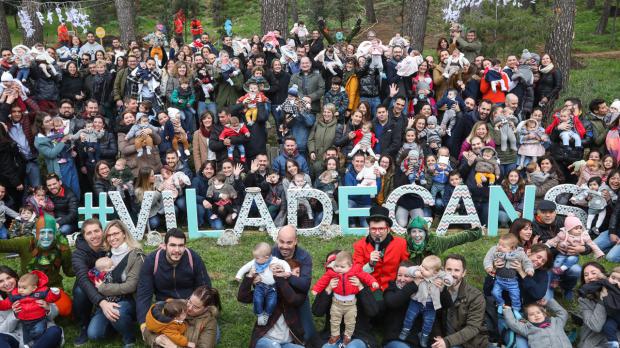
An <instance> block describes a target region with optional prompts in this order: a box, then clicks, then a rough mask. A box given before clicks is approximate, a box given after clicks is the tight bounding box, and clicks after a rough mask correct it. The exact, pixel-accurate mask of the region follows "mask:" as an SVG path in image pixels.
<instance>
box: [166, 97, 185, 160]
mask: <svg viewBox="0 0 620 348" xmlns="http://www.w3.org/2000/svg"><path fill="white" fill-rule="evenodd" d="M181 114H182V112H181V111H180V110H179V109H175V108H168V116H167V117H166V116H165V114H160V118H159V123H160V124H161V125H162V126H163V127H164V139H166V140H167V141H170V142H171V144H172V149H173V150H175V151H176V152H177V154H178V155H179V157H181V150H180V149H179V143H181V145H183V153H185V155H186V156H189V154H190V152H189V142H188V141H187V132H186V131H185V130H184V129H183V127H182V126H181ZM162 122H163V124H162Z"/></svg>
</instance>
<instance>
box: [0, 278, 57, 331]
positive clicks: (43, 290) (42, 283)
mask: <svg viewBox="0 0 620 348" xmlns="http://www.w3.org/2000/svg"><path fill="white" fill-rule="evenodd" d="M31 273H33V274H35V275H37V276H38V277H39V284H37V288H36V289H35V291H34V292H33V293H32V294H30V295H28V296H22V295H20V294H19V293H18V292H17V287H15V289H13V291H11V293H10V294H9V296H8V297H7V298H5V299H4V300H2V301H0V310H1V311H6V310H9V309H11V307H12V306H13V303H15V302H17V301H19V304H20V305H21V308H22V310H21V311H20V312H19V313H15V316H16V317H17V319H19V320H37V319H41V318H43V317H45V316H46V315H47V313H46V311H45V309H43V308H41V306H39V305H38V304H37V300H45V302H48V303H52V302H56V301H58V299H60V291H58V289H56V291H57V293H56V294H54V293H53V292H52V291H51V290H50V288H48V287H47V276H46V275H45V273H43V272H41V271H32V272H31Z"/></svg>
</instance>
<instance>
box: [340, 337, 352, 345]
mask: <svg viewBox="0 0 620 348" xmlns="http://www.w3.org/2000/svg"><path fill="white" fill-rule="evenodd" d="M349 343H351V337H349V336H347V335H344V338H343V339H342V344H343V345H344V346H346V345H347V344H349Z"/></svg>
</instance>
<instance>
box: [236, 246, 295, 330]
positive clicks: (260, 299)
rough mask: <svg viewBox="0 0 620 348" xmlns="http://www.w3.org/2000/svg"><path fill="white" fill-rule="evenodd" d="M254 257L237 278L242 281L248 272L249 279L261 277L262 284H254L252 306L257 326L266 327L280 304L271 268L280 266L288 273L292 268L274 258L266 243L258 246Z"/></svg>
mask: <svg viewBox="0 0 620 348" xmlns="http://www.w3.org/2000/svg"><path fill="white" fill-rule="evenodd" d="M252 255H253V256H254V260H252V261H250V262H248V263H246V264H245V265H243V266H242V267H241V268H240V269H239V271H237V275H235V278H236V279H237V280H238V281H241V280H242V279H243V277H244V276H245V274H246V273H248V272H249V274H248V276H249V277H255V276H259V277H260V282H258V283H255V284H254V293H253V300H252V305H253V306H254V314H255V315H256V316H257V319H256V325H258V326H265V325H267V321H269V317H270V316H271V315H272V314H273V311H274V310H275V308H276V304H277V303H278V292H277V290H276V287H275V284H276V281H275V279H274V278H273V271H272V269H271V266H272V265H279V266H281V267H282V269H284V272H287V273H288V272H291V267H290V266H289V264H288V263H287V262H286V261H284V260H281V259H279V258H277V257H275V256H272V255H271V246H269V244H267V243H265V242H261V243H258V244H256V245H255V246H254V250H252Z"/></svg>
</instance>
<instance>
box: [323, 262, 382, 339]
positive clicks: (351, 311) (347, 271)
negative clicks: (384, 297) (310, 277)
mask: <svg viewBox="0 0 620 348" xmlns="http://www.w3.org/2000/svg"><path fill="white" fill-rule="evenodd" d="M326 268H327V269H326V272H325V274H323V276H321V278H319V280H318V281H317V282H316V284H315V285H314V286H313V287H312V294H313V295H315V296H316V295H317V294H319V293H321V292H323V291H324V290H325V289H326V288H327V287H328V286H329V284H330V282H331V281H332V279H338V286H336V287H335V288H334V289H333V294H334V296H333V298H332V305H331V309H330V311H329V314H330V332H331V336H330V337H329V341H328V343H329V344H335V343H337V342H338V340H340V324H341V322H342V321H343V320H344V337H343V341H342V343H343V344H344V345H345V346H346V345H347V344H349V342H351V336H353V331H354V330H355V322H356V317H357V304H356V302H357V298H356V296H355V295H356V294H358V293H359V292H360V291H361V290H360V289H359V287H357V286H354V285H353V284H351V281H350V279H351V277H357V278H358V279H359V281H360V282H361V283H362V284H364V285H366V286H369V287H372V288H373V289H378V288H379V283H378V282H377V280H376V279H375V278H374V277H373V276H371V275H370V274H368V273H366V272H364V271H362V268H361V266H359V265H354V264H353V255H351V253H350V252H348V251H341V252H339V253H338V254H336V255H335V257H333V258H332V259H329V258H328V265H327V267H326Z"/></svg>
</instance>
